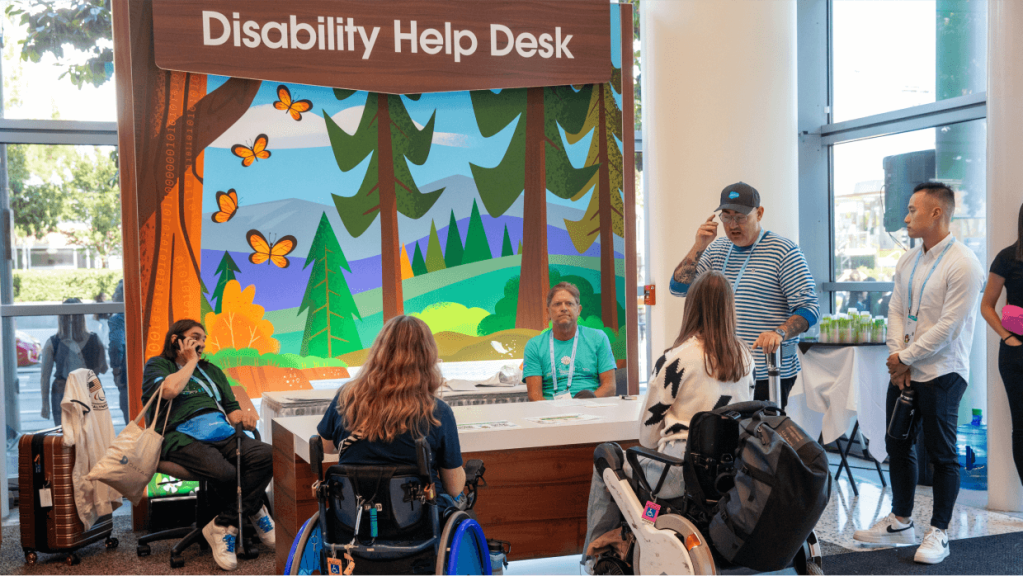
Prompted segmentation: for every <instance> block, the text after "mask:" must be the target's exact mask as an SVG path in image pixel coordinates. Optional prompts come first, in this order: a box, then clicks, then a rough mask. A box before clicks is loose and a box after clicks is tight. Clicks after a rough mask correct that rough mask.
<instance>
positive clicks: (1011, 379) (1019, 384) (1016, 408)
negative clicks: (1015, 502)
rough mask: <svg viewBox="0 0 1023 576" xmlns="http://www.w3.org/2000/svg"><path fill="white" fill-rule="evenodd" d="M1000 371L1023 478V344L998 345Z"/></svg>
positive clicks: (1014, 445) (1016, 460) (1013, 446)
mask: <svg viewBox="0 0 1023 576" xmlns="http://www.w3.org/2000/svg"><path fill="white" fill-rule="evenodd" d="M998 372H999V373H1001V375H1002V383H1003V384H1005V394H1006V396H1008V397H1009V413H1010V414H1011V415H1012V459H1013V460H1014V461H1015V462H1016V473H1017V474H1019V477H1020V478H1021V479H1023V346H1009V345H1008V344H1006V343H1005V342H1002V343H1001V345H1000V346H999V347H998Z"/></svg>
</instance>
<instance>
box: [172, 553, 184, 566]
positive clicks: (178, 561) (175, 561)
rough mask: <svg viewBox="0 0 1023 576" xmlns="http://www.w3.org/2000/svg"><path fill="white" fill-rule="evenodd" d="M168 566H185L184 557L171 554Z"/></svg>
mask: <svg viewBox="0 0 1023 576" xmlns="http://www.w3.org/2000/svg"><path fill="white" fill-rule="evenodd" d="M170 567H171V568H184V567H185V559H184V558H182V557H181V556H177V555H172V556H171V559H170Z"/></svg>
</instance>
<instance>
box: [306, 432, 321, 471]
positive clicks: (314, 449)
mask: <svg viewBox="0 0 1023 576" xmlns="http://www.w3.org/2000/svg"><path fill="white" fill-rule="evenodd" d="M309 465H310V466H311V467H312V469H313V478H316V480H317V481H319V482H323V438H320V437H319V435H313V436H311V437H310V438H309Z"/></svg>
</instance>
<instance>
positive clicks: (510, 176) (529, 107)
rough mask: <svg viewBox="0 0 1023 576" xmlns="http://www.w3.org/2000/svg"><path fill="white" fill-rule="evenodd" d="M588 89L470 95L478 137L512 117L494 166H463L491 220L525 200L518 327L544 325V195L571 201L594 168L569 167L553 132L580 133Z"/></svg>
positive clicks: (492, 132) (495, 130) (499, 128)
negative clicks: (511, 127)
mask: <svg viewBox="0 0 1023 576" xmlns="http://www.w3.org/2000/svg"><path fill="white" fill-rule="evenodd" d="M592 90H593V87H592V86H584V87H583V88H582V89H581V90H578V91H577V90H575V89H574V88H572V87H571V86H553V87H548V88H527V89H524V90H522V89H518V90H502V91H501V92H499V93H494V92H492V91H489V90H481V91H477V92H470V93H469V96H470V98H471V99H472V107H473V111H474V112H475V115H476V123H477V125H478V126H479V130H480V134H482V135H483V137H484V138H490V137H492V136H494V135H496V134H497V133H498V132H500V131H502V130H504V129H505V128H506V127H507V126H508V125H509V124H511V123H512V122H515V121H516V119H517V120H518V123H517V124H516V126H515V133H514V134H513V135H512V138H511V142H510V143H509V144H508V149H507V150H506V151H505V154H504V158H502V159H501V162H500V163H499V164H498V165H497V166H494V167H493V168H484V167H481V166H477V165H475V164H471V163H470V164H469V168H470V169H471V170H472V175H473V178H474V179H475V181H476V187H477V189H478V190H479V194H480V199H481V200H483V206H484V207H485V208H486V209H487V213H488V214H490V216H492V217H498V216H501V215H503V214H504V213H505V212H506V211H507V210H508V208H510V207H511V205H512V204H513V203H514V202H515V201H516V200H517V199H518V198H519V196H520V195H523V196H524V201H523V209H522V237H523V243H522V247H521V249H520V250H519V254H520V255H521V256H522V263H521V264H520V271H519V278H520V281H519V288H518V290H519V295H518V310H517V312H516V320H515V326H516V327H517V328H531V329H533V330H543V329H545V328H546V327H547V308H546V306H545V303H546V296H547V291H548V290H549V289H550V288H549V286H548V272H547V265H548V258H547V191H548V190H550V191H551V193H553V194H554V195H555V196H558V197H559V198H571V197H573V196H575V195H576V194H578V193H579V191H580V190H583V187H584V186H585V184H586V182H588V181H589V180H590V178H592V176H593V174H595V173H596V171H597V167H596V166H589V167H583V168H578V169H577V168H575V167H573V166H572V164H571V162H570V161H569V159H568V154H567V151H566V150H565V146H564V145H563V143H562V140H561V133H560V131H559V129H558V127H559V126H561V127H562V128H563V129H564V130H565V131H566V132H579V131H580V130H582V128H583V123H584V122H585V121H586V111H587V104H588V103H589V101H590V98H591V92H592Z"/></svg>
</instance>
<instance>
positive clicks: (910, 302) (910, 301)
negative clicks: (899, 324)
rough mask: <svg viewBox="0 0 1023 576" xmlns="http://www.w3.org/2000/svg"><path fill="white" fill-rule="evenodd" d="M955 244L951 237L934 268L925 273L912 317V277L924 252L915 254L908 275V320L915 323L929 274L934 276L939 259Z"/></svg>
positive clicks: (922, 302)
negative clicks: (918, 300)
mask: <svg viewBox="0 0 1023 576" xmlns="http://www.w3.org/2000/svg"><path fill="white" fill-rule="evenodd" d="M955 243H956V238H955V236H953V237H952V241H951V242H949V243H948V246H945V249H944V250H942V251H941V254H940V255H939V256H938V259H937V260H935V261H934V266H931V271H930V272H928V273H927V277H926V278H924V283H923V285H922V286H920V302H919V303H917V305H916V315H914V314H913V277H914V276H916V266H917V264H919V263H920V258H922V257H923V255H924V251H923V250H922V249H921V250H920V251H919V252H917V254H916V262H914V263H913V271H912V272H910V273H909V306H907V307H906V310H907V311H908V312H909V319H910V320H912V321H914V322H916V317H917V315H919V314H920V307H921V306H923V304H924V288H926V287H927V281H928V280H930V279H931V274H934V271H935V270H936V269H937V268H938V264H941V259H942V258H944V257H945V253H946V252H948V249H949V248H951V247H952V245H953V244H955Z"/></svg>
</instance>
